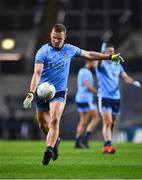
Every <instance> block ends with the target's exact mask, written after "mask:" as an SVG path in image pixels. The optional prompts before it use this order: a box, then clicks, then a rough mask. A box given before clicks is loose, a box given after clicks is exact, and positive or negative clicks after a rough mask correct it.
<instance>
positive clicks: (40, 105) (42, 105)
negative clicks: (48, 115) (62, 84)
mask: <svg viewBox="0 0 142 180" xmlns="http://www.w3.org/2000/svg"><path fill="white" fill-rule="evenodd" d="M66 96H67V92H66V91H59V92H56V94H55V96H54V97H53V99H51V100H49V101H46V100H41V99H40V98H39V97H38V96H37V94H36V109H37V110H50V106H49V104H50V103H51V102H53V101H57V102H63V103H66Z"/></svg>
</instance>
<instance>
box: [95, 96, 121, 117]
mask: <svg viewBox="0 0 142 180" xmlns="http://www.w3.org/2000/svg"><path fill="white" fill-rule="evenodd" d="M98 107H99V111H100V112H111V113H112V114H113V115H119V114H120V99H110V98H100V97H99V98H98Z"/></svg>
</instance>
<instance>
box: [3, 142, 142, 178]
mask: <svg viewBox="0 0 142 180" xmlns="http://www.w3.org/2000/svg"><path fill="white" fill-rule="evenodd" d="M44 145H45V144H44V142H43V141H0V178H5V179H14V178H17V179H20V178H22V179H26V178H27V179H43V178H45V179H142V144H132V143H126V144H115V147H116V149H117V153H116V154H115V155H113V154H102V153H101V148H102V143H100V142H91V143H90V145H91V148H90V149H77V150H76V149H74V148H73V146H74V143H73V141H62V142H61V144H60V156H59V159H58V160H57V161H51V162H50V164H49V165H48V166H43V165H42V164H41V160H42V156H43V152H44V148H45V147H44Z"/></svg>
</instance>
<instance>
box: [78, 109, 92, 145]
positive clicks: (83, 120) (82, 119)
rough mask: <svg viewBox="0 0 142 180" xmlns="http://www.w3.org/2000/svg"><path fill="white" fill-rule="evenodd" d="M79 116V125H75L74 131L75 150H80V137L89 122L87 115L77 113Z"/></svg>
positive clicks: (85, 113)
mask: <svg viewBox="0 0 142 180" xmlns="http://www.w3.org/2000/svg"><path fill="white" fill-rule="evenodd" d="M79 116H80V120H79V123H78V125H77V130H76V137H75V148H82V145H81V140H82V135H83V133H84V130H85V128H86V125H87V123H88V120H89V113H88V112H79Z"/></svg>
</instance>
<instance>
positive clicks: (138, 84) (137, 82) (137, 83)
mask: <svg viewBox="0 0 142 180" xmlns="http://www.w3.org/2000/svg"><path fill="white" fill-rule="evenodd" d="M132 84H133V85H134V86H135V87H137V88H141V83H140V82H139V81H133V83H132Z"/></svg>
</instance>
